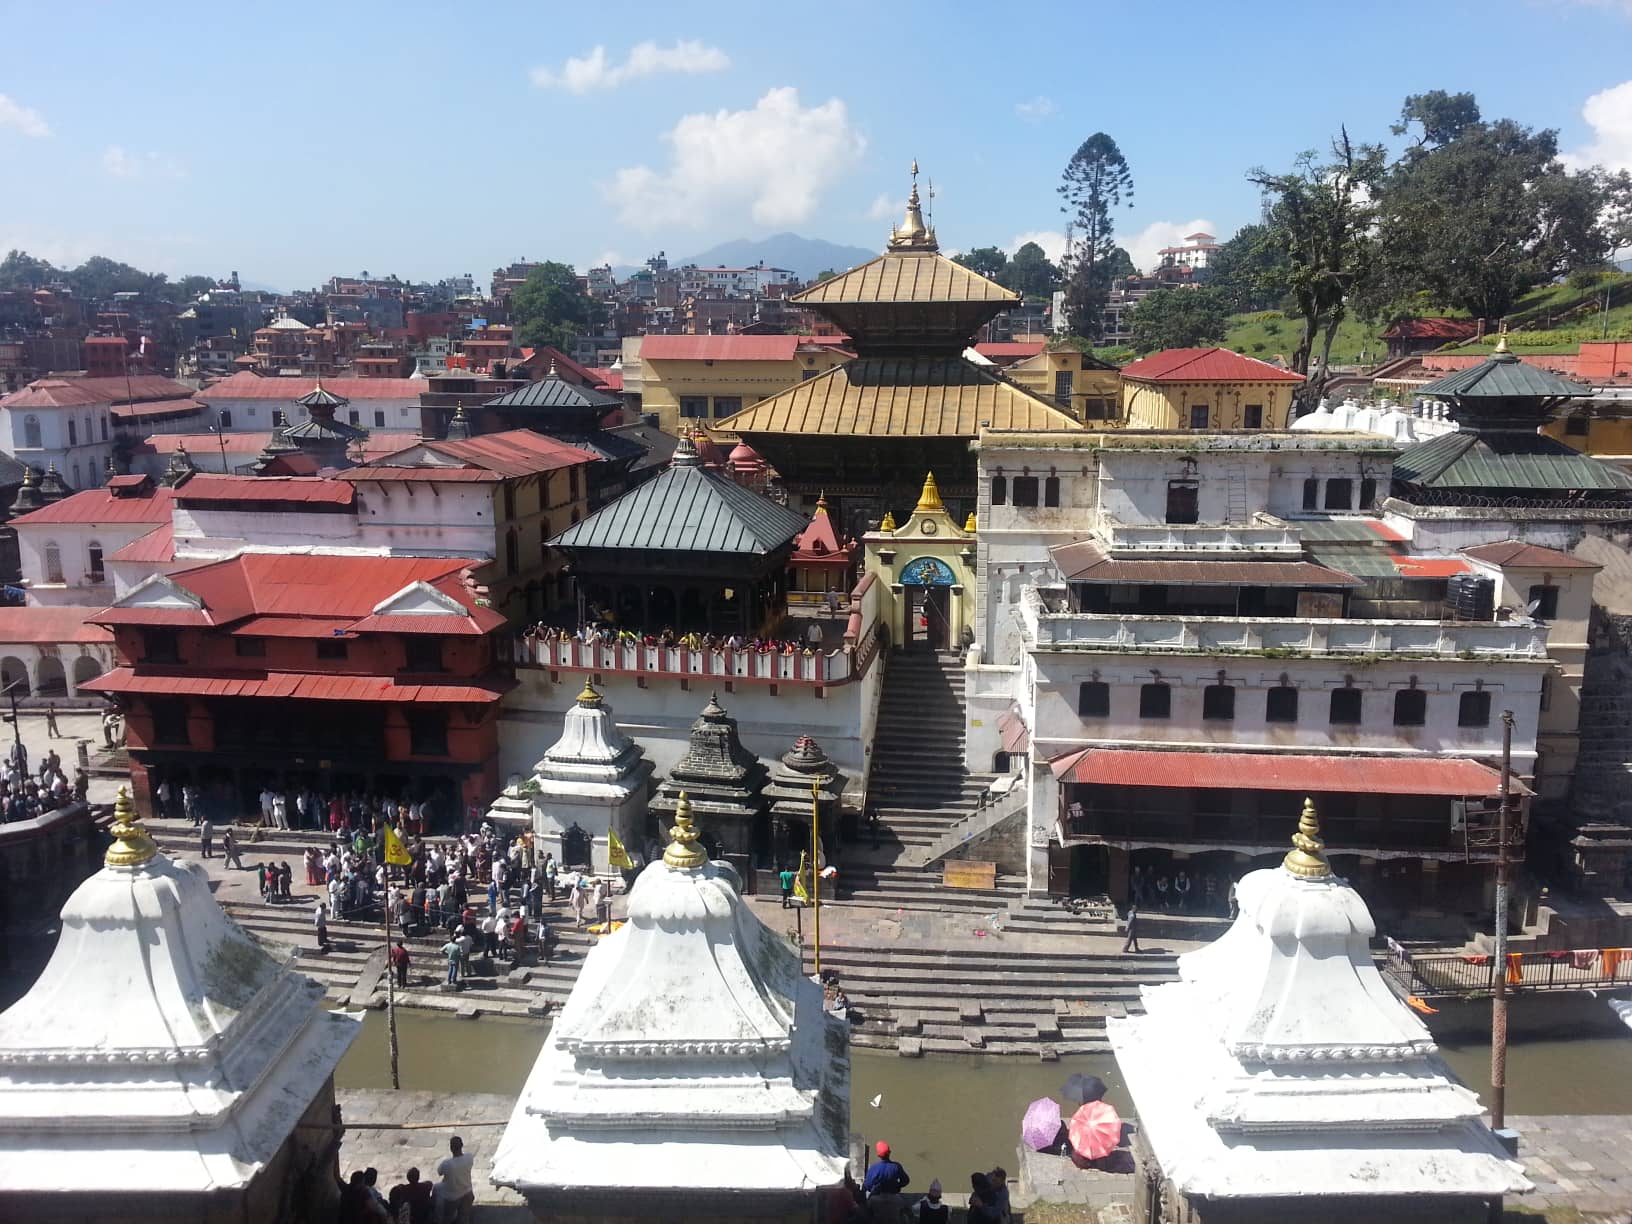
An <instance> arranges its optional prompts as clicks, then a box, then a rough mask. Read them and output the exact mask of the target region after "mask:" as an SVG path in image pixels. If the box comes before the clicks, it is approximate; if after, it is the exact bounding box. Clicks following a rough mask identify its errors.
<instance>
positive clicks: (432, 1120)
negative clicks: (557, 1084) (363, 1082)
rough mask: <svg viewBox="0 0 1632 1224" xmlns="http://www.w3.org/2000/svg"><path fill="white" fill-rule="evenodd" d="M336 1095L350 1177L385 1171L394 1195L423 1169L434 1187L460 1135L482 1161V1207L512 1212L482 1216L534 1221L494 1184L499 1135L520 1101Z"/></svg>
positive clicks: (478, 1175) (371, 1092)
mask: <svg viewBox="0 0 1632 1224" xmlns="http://www.w3.org/2000/svg"><path fill="white" fill-rule="evenodd" d="M335 1096H336V1098H337V1099H338V1101H339V1103H340V1110H341V1117H342V1118H343V1119H344V1120H345V1126H346V1134H345V1138H344V1139H343V1140H342V1141H341V1144H340V1175H341V1177H342V1178H349V1177H350V1176H351V1173H352V1171H353V1170H355V1169H366V1168H370V1167H372V1168H375V1169H378V1170H379V1171H380V1186H381V1188H382V1189H383V1190H385V1191H387V1192H389V1191H390V1189H391V1187H392V1186H394V1185H396V1184H397V1183H398V1182H400V1181H403V1180H404V1179H405V1176H406V1174H407V1172H408V1169H409V1168H410V1167H415V1168H418V1169H419V1173H420V1179H421V1180H422V1181H430V1182H434V1181H435V1180H436V1166H437V1165H438V1164H439V1163H441V1161H442V1159H443V1158H444V1157H445V1156H447V1154H448V1140H449V1139H450V1138H451V1137H452V1136H454V1135H458V1136H460V1138H462V1139H463V1140H464V1141H465V1151H467V1152H469V1153H470V1154H471V1155H473V1156H475V1157H476V1168H475V1179H474V1184H475V1189H476V1201H477V1203H479V1204H488V1205H491V1206H495V1207H507V1208H510V1209H511V1211H510V1212H508V1213H494V1214H491V1215H484V1216H481V1217H480V1218H481V1219H483V1220H487V1219H491V1220H494V1221H499V1220H509V1219H511V1218H514V1219H516V1220H530V1219H531V1218H532V1215H531V1213H530V1212H528V1210H527V1207H526V1204H525V1203H524V1201H523V1200H522V1197H521V1196H520V1195H519V1194H517V1193H516V1192H515V1191H514V1190H506V1189H500V1188H499V1187H497V1186H494V1185H493V1183H492V1182H491V1181H489V1180H488V1177H489V1175H490V1174H491V1173H492V1171H493V1153H494V1151H495V1150H496V1149H497V1148H498V1145H499V1136H500V1134H501V1133H502V1132H503V1130H504V1124H505V1123H507V1122H508V1121H509V1120H510V1114H511V1112H512V1111H513V1110H514V1109H515V1107H516V1098H515V1097H512V1096H502V1095H498V1094H487V1093H461V1094H457V1095H455V1094H450V1093H444V1092H393V1091H391V1090H390V1089H378V1088H342V1089H339V1090H338V1091H337V1092H336V1093H335ZM427 1124H429V1125H427ZM407 1127H412V1129H406V1128H407Z"/></svg>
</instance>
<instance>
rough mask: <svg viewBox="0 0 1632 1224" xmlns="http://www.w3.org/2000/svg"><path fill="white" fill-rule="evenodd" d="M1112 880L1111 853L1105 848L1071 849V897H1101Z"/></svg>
mask: <svg viewBox="0 0 1632 1224" xmlns="http://www.w3.org/2000/svg"><path fill="white" fill-rule="evenodd" d="M1110 878H1111V852H1110V850H1109V849H1107V848H1106V847H1104V846H1072V847H1071V895H1072V896H1073V897H1099V896H1103V895H1104V894H1105V892H1106V891H1107V889H1106V885H1107V884H1109V883H1110Z"/></svg>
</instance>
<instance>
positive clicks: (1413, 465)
mask: <svg viewBox="0 0 1632 1224" xmlns="http://www.w3.org/2000/svg"><path fill="white" fill-rule="evenodd" d="M1493 443H1494V444H1493ZM1394 479H1395V480H1398V481H1403V482H1404V483H1406V484H1414V485H1423V486H1426V487H1430V488H1436V489H1493V490H1504V489H1551V490H1557V491H1565V490H1576V489H1583V490H1617V491H1620V490H1632V475H1628V474H1627V473H1626V472H1623V471H1621V470H1620V469H1619V468H1616V467H1611V466H1610V465H1609V464H1607V463H1603V462H1601V461H1599V460H1597V459H1594V458H1592V457H1591V456H1589V455H1583V454H1581V453H1580V452H1578V451H1573V450H1571V449H1570V448H1569V447H1568V446H1565V445H1564V444H1563V443H1562V442H1558V441H1555V440H1554V439H1552V438H1549V437H1547V436H1545V435H1543V434H1525V433H1505V432H1504V433H1500V434H1490V435H1480V434H1478V433H1472V432H1463V433H1453V434H1442V435H1441V436H1440V437H1437V438H1431V439H1429V440H1428V441H1427V442H1420V443H1418V444H1417V445H1416V446H1412V447H1408V448H1407V449H1406V450H1405V451H1404V452H1403V453H1402V454H1401V455H1400V456H1399V458H1397V459H1395V460H1394Z"/></svg>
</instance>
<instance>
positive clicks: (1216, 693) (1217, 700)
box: [1201, 684, 1235, 722]
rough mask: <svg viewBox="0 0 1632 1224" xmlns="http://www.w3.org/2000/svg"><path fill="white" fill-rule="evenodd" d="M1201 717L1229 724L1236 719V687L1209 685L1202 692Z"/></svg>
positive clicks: (1231, 685) (1230, 685)
mask: <svg viewBox="0 0 1632 1224" xmlns="http://www.w3.org/2000/svg"><path fill="white" fill-rule="evenodd" d="M1201 716H1202V717H1203V718H1206V719H1215V720H1219V721H1223V722H1228V721H1230V720H1231V719H1233V718H1234V717H1235V686H1234V685H1233V684H1209V685H1208V686H1207V687H1206V688H1204V689H1202V690H1201Z"/></svg>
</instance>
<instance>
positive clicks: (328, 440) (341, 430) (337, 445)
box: [283, 378, 368, 469]
mask: <svg viewBox="0 0 1632 1224" xmlns="http://www.w3.org/2000/svg"><path fill="white" fill-rule="evenodd" d="M295 403H297V404H299V405H300V406H301V407H303V408H305V409H306V419H305V420H304V421H301V422H300V423H299V424H297V425H290V426H287V427H286V428H285V429H284V430H283V438H284V440H285V441H286V442H289V443H292V444H293V445H294V446H295V447H296V448H297V449H298V450H300V451H301V452H303V453H305V454H307V455H310V456H311V457H312V460H313V462H314V463H315V464H316V466H317V467H318V468H320V469H321V468H343V467H350V466H351V464H352V461H351V458H350V457H349V456H348V454H347V451H348V449H349V448H350V447H352V446H353V445H356V444H359V443H361V442H362V441H363V439H364V438H366V437H368V430H366V429H362V428H360V427H358V426H356V425H350V424H347V423H346V422H345V421H342V420H340V419H339V417H338V415H337V414H338V410H339V409H341V408H344V407H345V406H346V405H347V404H349V403H351V401H350V400H348V399H347V398H346V397H345V396H343V395H336V394H335V393H334V392H332V391H329V390H327V389H325V388H324V386H323V380H322V379H321V378H319V379H318V380H317V385H316V386H315V387H313V388H312V389H311V390H310V391H308V392H307V393H306V394H305V395H303V396H301V397H300V398H299V399H297V400H296V401H295Z"/></svg>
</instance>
